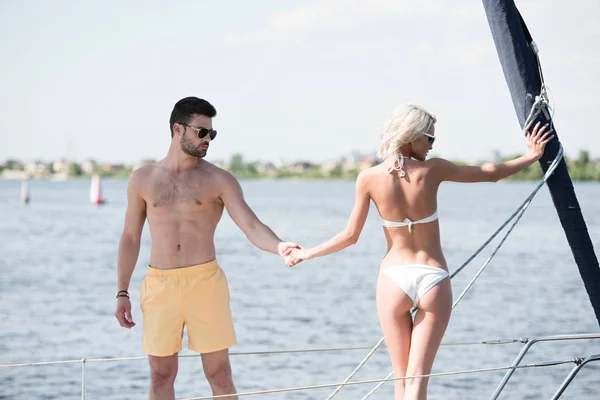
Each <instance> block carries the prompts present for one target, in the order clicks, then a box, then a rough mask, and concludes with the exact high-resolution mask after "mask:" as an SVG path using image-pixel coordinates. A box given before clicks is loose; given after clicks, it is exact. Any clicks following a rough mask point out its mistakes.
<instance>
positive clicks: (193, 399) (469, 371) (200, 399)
mask: <svg viewBox="0 0 600 400" xmlns="http://www.w3.org/2000/svg"><path fill="white" fill-rule="evenodd" d="M580 359H581V358H573V359H570V360H561V361H548V362H542V363H536V364H527V365H516V366H512V365H510V366H506V367H492V368H480V369H467V370H462V371H450V372H438V373H435V374H428V375H414V376H402V377H399V378H389V379H388V378H386V379H370V380H364V381H355V382H345V383H328V384H322V385H313V386H298V387H291V388H283V389H270V390H260V391H254V392H243V393H237V394H235V396H238V397H241V396H251V395H257V394H271V393H283V392H295V391H301V390H311V389H323V388H328V387H334V386H339V385H341V386H353V385H364V384H369V383H377V382H392V381H399V380H405V379H422V378H430V377H436V376H451V375H461V374H474V373H480V372H494V371H504V370H509V369H522V368H541V367H552V366H556V365H562V364H568V363H576V362H578V360H580ZM231 396H232V395H231V394H223V395H217V396H205V397H190V398H186V399H181V400H209V399H220V398H226V397H231Z"/></svg>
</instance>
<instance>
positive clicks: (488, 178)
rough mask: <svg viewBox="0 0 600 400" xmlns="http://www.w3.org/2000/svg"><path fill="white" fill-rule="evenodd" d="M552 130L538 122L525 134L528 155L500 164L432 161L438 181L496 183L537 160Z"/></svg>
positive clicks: (551, 136) (542, 152)
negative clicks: (437, 174)
mask: <svg viewBox="0 0 600 400" xmlns="http://www.w3.org/2000/svg"><path fill="white" fill-rule="evenodd" d="M551 133H552V129H550V128H549V126H548V124H546V125H543V126H542V125H541V124H540V123H539V122H538V123H537V124H536V125H535V127H534V128H533V132H530V133H528V134H527V147H529V153H528V154H526V155H524V156H521V157H518V158H515V159H514V160H510V161H506V162H503V163H500V164H496V165H494V164H491V163H488V164H484V165H482V166H461V165H456V164H454V163H452V162H450V161H447V160H444V159H440V158H438V159H432V160H430V162H432V163H435V166H434V168H435V169H436V170H437V171H438V172H439V176H440V181H453V182H497V181H499V180H500V179H504V178H507V177H509V176H511V175H514V174H516V173H517V172H519V171H521V170H523V169H525V168H527V167H529V166H530V165H531V164H533V163H534V162H536V161H537V160H539V159H540V158H541V157H542V155H543V154H544V148H545V147H546V144H547V143H548V142H549V141H550V140H552V138H553V137H554V135H550V134H551Z"/></svg>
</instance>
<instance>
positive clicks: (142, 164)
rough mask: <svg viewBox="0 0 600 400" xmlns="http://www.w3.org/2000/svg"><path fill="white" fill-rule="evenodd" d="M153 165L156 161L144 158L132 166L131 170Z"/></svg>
mask: <svg viewBox="0 0 600 400" xmlns="http://www.w3.org/2000/svg"><path fill="white" fill-rule="evenodd" d="M154 163H156V160H154V159H152V158H145V159H143V160H141V161H139V162H138V163H137V164H135V165H134V166H133V169H134V170H136V169H138V168H142V167H145V166H146V165H152V164H154Z"/></svg>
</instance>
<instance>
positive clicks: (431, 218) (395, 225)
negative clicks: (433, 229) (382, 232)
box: [383, 210, 438, 233]
mask: <svg viewBox="0 0 600 400" xmlns="http://www.w3.org/2000/svg"><path fill="white" fill-rule="evenodd" d="M436 219H438V213H437V210H436V211H435V212H434V213H433V214H431V215H430V216H429V217H427V218H423V219H420V220H418V221H411V220H410V219H408V218H404V221H402V222H395V221H387V220H385V219H384V220H383V226H385V227H386V228H400V227H403V226H408V231H409V232H411V233H412V226H413V225H415V224H426V223H428V222H433V221H435V220H436Z"/></svg>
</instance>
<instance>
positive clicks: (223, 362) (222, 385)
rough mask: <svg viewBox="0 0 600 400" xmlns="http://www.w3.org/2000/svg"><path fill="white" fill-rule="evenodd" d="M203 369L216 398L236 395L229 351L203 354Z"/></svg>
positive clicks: (234, 399)
mask: <svg viewBox="0 0 600 400" xmlns="http://www.w3.org/2000/svg"><path fill="white" fill-rule="evenodd" d="M202 367H203V368H204V375H206V379H207V380H208V383H209V384H210V388H211V389H212V392H213V395H214V396H216V395H220V394H235V393H236V390H235V386H234V385H233V378H232V376H231V365H230V364H229V349H225V350H219V351H215V352H213V353H202ZM224 399H227V400H238V397H237V396H229V397H224Z"/></svg>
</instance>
